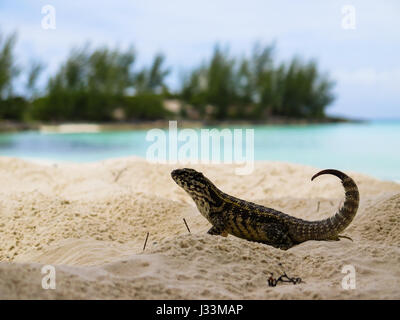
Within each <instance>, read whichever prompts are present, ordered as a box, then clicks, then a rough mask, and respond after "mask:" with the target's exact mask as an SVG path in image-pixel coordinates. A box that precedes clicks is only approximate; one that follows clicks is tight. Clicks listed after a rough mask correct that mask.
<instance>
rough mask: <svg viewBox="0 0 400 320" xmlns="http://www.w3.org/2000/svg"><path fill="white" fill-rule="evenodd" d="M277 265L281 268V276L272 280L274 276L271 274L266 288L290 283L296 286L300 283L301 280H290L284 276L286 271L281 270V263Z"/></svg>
mask: <svg viewBox="0 0 400 320" xmlns="http://www.w3.org/2000/svg"><path fill="white" fill-rule="evenodd" d="M278 265H279V266H280V267H281V268H282V271H283V274H282V275H281V276H280V277H279V278H278V279H275V278H274V274H273V273H271V275H270V276H269V278H268V286H270V287H276V285H277V284H278V282H290V283H293V284H298V283H301V282H302V280H301V278H291V277H289V276H288V275H287V274H286V271H284V270H283V266H282V263H278Z"/></svg>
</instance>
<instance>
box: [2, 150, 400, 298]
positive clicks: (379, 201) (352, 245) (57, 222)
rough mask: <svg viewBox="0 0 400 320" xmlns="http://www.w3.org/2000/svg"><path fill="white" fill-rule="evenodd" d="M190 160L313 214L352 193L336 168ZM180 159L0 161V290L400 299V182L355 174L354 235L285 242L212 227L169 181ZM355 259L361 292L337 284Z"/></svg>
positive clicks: (235, 184) (261, 197) (249, 192)
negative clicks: (51, 276) (243, 172)
mask: <svg viewBox="0 0 400 320" xmlns="http://www.w3.org/2000/svg"><path fill="white" fill-rule="evenodd" d="M191 167H194V168H196V169H198V170H201V171H202V172H204V174H205V175H206V176H208V177H209V178H210V179H211V180H212V181H214V182H215V184H216V185H217V186H219V187H220V188H221V189H222V190H224V191H225V192H227V193H230V194H232V195H235V196H238V197H241V198H243V199H246V200H250V201H254V202H257V203H260V204H264V205H267V206H270V207H274V208H276V209H279V210H283V211H285V212H287V213H289V214H292V215H294V216H297V217H301V218H304V219H309V220H316V219H321V218H325V217H328V216H330V215H331V214H333V213H334V212H335V211H336V209H337V208H338V206H339V204H340V201H341V199H342V198H343V196H344V194H343V189H342V187H341V185H340V182H339V180H338V179H337V178H335V177H330V176H323V177H320V178H318V180H315V181H313V182H311V181H310V177H311V176H312V175H313V174H314V173H316V172H317V171H318V169H315V168H311V167H305V166H299V165H292V164H286V163H276V162H259V163H257V164H256V168H255V170H254V172H253V173H252V174H251V175H248V176H236V175H234V167H233V166H226V165H225V166H220V165H213V166H191ZM174 168H175V166H171V165H153V164H149V163H147V162H145V161H143V160H140V159H118V160H108V161H103V162H98V163H92V164H80V165H72V164H62V165H50V166H49V165H39V164H32V163H27V162H24V161H21V160H16V159H10V158H0V177H1V178H2V181H6V183H3V184H2V185H0V234H1V240H0V261H1V262H0V274H1V275H2V276H0V298H2V299H7V298H28V299H31V298H62V299H69V298H83V299H85V298H86V299H87V298H125V299H126V298H127V299H129V298H135V299H157V298H160V299H184V298H193V299H198V298H200V299H206V298H211V299H242V298H244V299H254V298H256V299H269V298H287V299H305V298H306V299H307V298H311V299H318V298H333V299H336V298H340V299H342V298H345V299H351V298H353V299H358V298H378V299H385V298H397V299H399V298H400V290H399V289H398V288H399V287H400V280H399V279H400V270H399V268H398V265H399V263H400V249H399V248H400V232H399V231H400V230H399V229H400V215H399V213H400V210H399V209H400V185H398V184H396V183H392V182H382V181H378V180H375V179H372V178H369V177H367V176H364V175H360V174H354V173H349V174H350V175H351V176H352V177H353V178H354V179H355V180H356V182H357V184H358V186H359V189H360V194H361V205H360V209H359V212H358V214H357V216H356V218H355V219H354V221H353V223H352V224H351V226H350V227H349V228H348V229H347V230H346V231H345V234H346V235H348V236H350V237H352V238H353V240H354V241H353V242H351V241H349V240H342V241H337V242H336V241H334V242H318V241H309V242H306V243H303V244H301V245H299V246H296V247H294V248H292V249H290V250H288V251H281V250H279V249H275V248H272V247H270V246H266V245H262V244H257V243H252V242H248V241H245V240H242V239H238V238H235V237H232V236H229V237H228V238H222V237H213V236H209V235H207V234H205V233H206V231H207V230H208V229H209V227H210V225H209V224H208V222H207V221H206V220H205V219H204V218H203V217H202V216H200V214H198V212H197V210H196V208H195V207H194V204H193V202H192V200H191V199H190V198H189V197H188V196H187V195H186V194H185V193H184V192H183V190H181V189H180V188H179V187H178V186H176V185H175V183H174V182H173V181H172V179H171V178H170V171H171V170H172V169H174ZM182 218H185V219H186V221H187V222H188V224H189V227H190V229H191V232H192V233H191V234H188V231H187V229H186V227H185V225H184V223H183V221H182ZM147 232H149V235H150V236H149V240H148V242H147V246H146V250H145V252H142V249H143V243H144V240H145V238H146V234H147ZM279 263H281V265H280V264H279ZM43 264H51V265H54V266H55V267H56V271H57V289H56V290H44V289H42V286H41V281H42V277H43V275H42V274H41V268H42V265H43ZM348 264H350V265H354V267H355V269H356V277H357V278H356V279H357V282H356V284H357V287H356V289H355V290H344V289H343V288H342V286H341V281H342V278H343V277H344V274H343V273H341V270H342V267H343V266H344V265H348ZM283 270H284V271H286V272H287V274H288V275H290V276H294V277H301V278H302V279H303V283H301V284H299V285H295V286H294V285H292V284H284V285H279V286H277V287H274V288H271V287H268V285H267V278H268V276H269V275H270V273H273V274H274V275H275V276H278V275H280V274H281V273H282V272H283Z"/></svg>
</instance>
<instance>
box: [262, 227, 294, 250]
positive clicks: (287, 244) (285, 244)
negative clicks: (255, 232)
mask: <svg viewBox="0 0 400 320" xmlns="http://www.w3.org/2000/svg"><path fill="white" fill-rule="evenodd" d="M263 230H264V233H265V236H266V241H262V242H264V243H266V244H269V245H271V246H273V247H275V248H279V249H282V250H287V249H290V248H291V247H293V246H294V245H295V243H294V242H293V240H292V239H291V238H290V236H289V234H288V232H287V231H286V230H285V228H284V227H283V226H282V225H281V224H278V223H269V224H267V225H266V226H264V227H263Z"/></svg>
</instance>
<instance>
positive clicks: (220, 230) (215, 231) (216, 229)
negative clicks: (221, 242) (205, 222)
mask: <svg viewBox="0 0 400 320" xmlns="http://www.w3.org/2000/svg"><path fill="white" fill-rule="evenodd" d="M207 233H208V234H211V235H213V236H223V237H227V236H228V232H226V230H225V228H224V227H223V226H221V225H213V226H212V227H211V229H210V230H208V231H207Z"/></svg>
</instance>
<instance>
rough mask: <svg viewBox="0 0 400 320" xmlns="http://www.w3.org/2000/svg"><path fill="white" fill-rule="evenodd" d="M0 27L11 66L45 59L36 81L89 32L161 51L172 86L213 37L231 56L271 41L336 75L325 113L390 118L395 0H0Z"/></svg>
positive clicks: (394, 108) (397, 108) (397, 65)
mask: <svg viewBox="0 0 400 320" xmlns="http://www.w3.org/2000/svg"><path fill="white" fill-rule="evenodd" d="M47 4H50V5H53V6H54V7H55V9H56V29H55V30H45V29H42V27H41V20H42V19H43V17H44V15H43V14H42V13H41V9H42V6H44V5H47ZM345 5H352V6H353V7H354V8H355V18H356V20H355V29H344V28H342V19H343V13H342V8H343V6H345ZM0 29H1V30H2V31H3V32H4V31H5V32H6V33H8V32H12V31H17V32H18V44H17V48H16V53H17V55H18V57H19V61H18V63H19V64H20V65H24V64H27V63H28V62H29V61H30V60H31V59H41V60H42V61H43V62H44V63H45V64H46V65H47V68H46V73H45V74H44V75H43V80H44V79H45V77H46V75H48V74H52V73H54V72H55V70H56V69H57V68H58V66H59V63H60V62H61V61H63V59H65V57H66V56H67V54H68V52H69V50H70V49H71V47H73V46H79V45H82V44H84V43H85V42H86V41H87V40H90V42H91V43H92V44H93V46H97V45H104V44H106V45H109V46H112V47H114V46H118V47H120V48H127V47H129V46H130V45H131V44H133V45H134V47H135V48H136V50H137V51H138V54H139V56H138V61H137V63H138V65H142V64H147V63H150V61H151V60H152V57H153V55H154V54H155V53H156V52H158V51H162V52H164V53H165V54H166V56H167V63H168V65H170V66H171V67H172V70H173V73H172V74H171V75H170V77H169V79H168V82H169V83H170V85H171V86H172V87H173V86H175V85H176V83H177V79H178V77H179V74H180V72H182V71H183V70H186V69H188V68H190V67H191V66H194V65H197V64H199V63H200V62H201V61H202V60H203V59H205V58H207V57H209V56H210V54H211V52H212V48H213V46H214V44H215V43H216V42H220V43H221V44H226V45H229V46H230V52H231V53H232V55H240V54H242V53H243V54H245V53H248V52H249V51H250V49H251V48H252V46H253V44H254V43H255V42H256V41H260V42H261V43H264V44H268V43H271V42H272V41H275V42H276V53H275V54H276V59H277V60H278V61H281V60H287V59H290V58H291V57H293V56H295V55H297V56H300V57H303V58H304V59H311V58H315V59H316V60H317V61H318V64H319V66H320V69H321V70H323V71H326V72H328V73H329V74H330V76H331V78H332V79H334V80H335V81H336V87H335V94H336V96H337V99H336V101H335V102H334V103H333V104H332V106H331V107H330V108H329V113H330V114H334V115H343V116H349V117H356V118H400V59H399V57H400V2H399V1H378V0H375V1H366V0H362V1H332V0H331V1H307V0H306V1H294V0H293V1H287V0H280V1H265V0H246V1H234V0H230V1H227V0H218V1H215V0H214V1H210V0H203V1H188V0H169V1H161V0H158V1H156V0H146V1H128V0H125V1H123V0H113V1H104V0H97V1H93V0H86V1H80V2H78V1H65V0H53V1H51V0H46V1H40V0H36V1H28V0H17V1H15V0H0ZM21 81H22V80H21Z"/></svg>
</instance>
